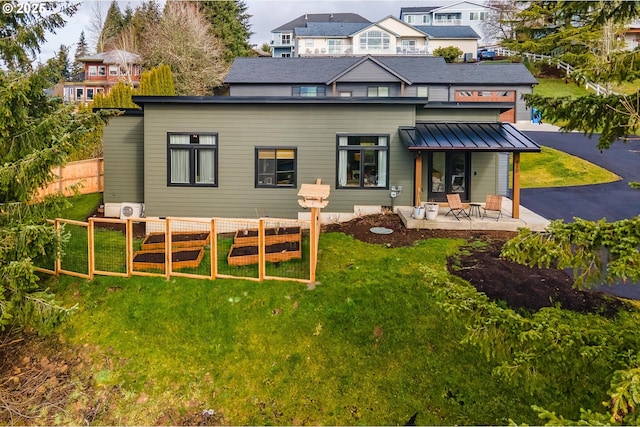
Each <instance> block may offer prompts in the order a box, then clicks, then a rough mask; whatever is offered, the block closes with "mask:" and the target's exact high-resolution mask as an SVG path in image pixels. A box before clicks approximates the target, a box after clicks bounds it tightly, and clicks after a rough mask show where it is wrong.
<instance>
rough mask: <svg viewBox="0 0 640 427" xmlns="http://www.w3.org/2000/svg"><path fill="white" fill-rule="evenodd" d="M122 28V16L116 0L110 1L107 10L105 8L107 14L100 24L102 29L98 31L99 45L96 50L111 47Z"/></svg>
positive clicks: (99, 50)
mask: <svg viewBox="0 0 640 427" xmlns="http://www.w3.org/2000/svg"><path fill="white" fill-rule="evenodd" d="M123 28H124V17H123V16H122V12H120V8H119V7H118V3H117V2H116V0H112V1H111V5H110V6H109V10H107V16H106V18H105V20H104V24H103V25H102V31H101V32H100V37H99V40H100V43H99V45H100V46H96V50H97V51H98V52H101V51H103V50H108V49H110V48H111V44H112V43H113V42H114V40H115V38H116V37H117V36H118V34H119V33H120V31H122V29H123Z"/></svg>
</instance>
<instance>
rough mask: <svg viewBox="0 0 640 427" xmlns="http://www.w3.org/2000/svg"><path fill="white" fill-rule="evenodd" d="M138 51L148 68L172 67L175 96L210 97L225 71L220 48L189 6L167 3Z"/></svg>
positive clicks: (205, 23) (173, 2) (194, 8)
mask: <svg viewBox="0 0 640 427" xmlns="http://www.w3.org/2000/svg"><path fill="white" fill-rule="evenodd" d="M140 52H141V54H142V57H143V60H144V64H145V66H146V67H147V68H152V67H155V66H159V65H161V64H167V65H169V66H170V67H171V71H172V72H173V75H174V77H175V89H176V93H177V94H178V95H211V94H212V93H213V89H214V88H216V87H218V86H220V85H221V84H222V82H223V80H224V77H225V75H226V73H227V71H228V66H227V65H226V64H225V61H224V59H223V54H224V51H223V46H222V45H221V43H220V41H219V40H218V39H216V37H215V36H214V35H212V34H211V31H210V25H209V23H208V22H207V20H206V19H205V17H204V16H203V14H202V12H200V11H199V9H198V8H197V6H196V5H194V4H191V3H186V2H179V1H168V2H167V3H166V6H165V9H164V14H163V16H162V18H161V19H160V20H159V21H158V22H157V24H156V25H155V27H154V28H151V29H150V30H149V31H147V32H146V34H145V35H144V39H143V43H142V46H141V49H140Z"/></svg>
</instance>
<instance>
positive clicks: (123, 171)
mask: <svg viewBox="0 0 640 427" xmlns="http://www.w3.org/2000/svg"><path fill="white" fill-rule="evenodd" d="M415 59H416V58H384V59H379V58H371V57H368V58H335V59H322V60H318V59H310V58H291V59H285V60H279V61H287V62H288V63H289V65H290V64H292V63H295V64H298V61H301V62H300V63H306V64H307V67H306V68H305V70H306V72H305V71H304V70H303V68H302V67H298V66H295V67H293V68H290V67H289V66H287V69H292V70H294V73H293V74H291V73H278V72H277V66H276V65H275V64H274V62H273V61H278V59H274V58H262V59H255V60H254V59H251V58H238V59H237V60H236V63H234V66H233V67H232V70H231V73H230V74H229V77H228V78H227V83H229V85H230V89H231V96H228V97H134V102H135V103H136V104H138V105H140V106H141V107H142V110H141V111H140V110H136V111H128V112H127V113H126V114H124V115H123V116H120V117H116V118H114V119H112V120H111V122H110V124H109V126H107V128H106V130H105V134H104V158H105V191H104V201H105V205H106V206H105V207H106V211H107V213H109V212H111V213H113V212H115V213H116V215H117V213H118V212H119V210H118V209H119V208H120V207H121V206H122V204H123V203H127V202H130V203H144V205H145V210H146V215H147V216H150V217H162V216H186V217H212V216H224V217H255V216H256V213H259V214H260V215H265V214H267V215H269V216H271V217H287V218H291V217H296V216H298V215H299V214H300V213H301V211H303V209H301V208H300V206H299V205H298V202H297V200H298V197H297V191H298V188H299V187H300V185H301V184H303V183H313V182H315V181H316V179H318V178H320V179H322V182H323V183H328V184H330V185H331V197H330V205H329V207H328V208H327V209H326V210H325V211H326V214H332V213H333V214H343V213H344V214H353V213H358V212H363V213H364V212H371V211H375V210H379V209H380V208H381V207H383V206H390V207H394V206H401V205H403V206H411V205H414V204H418V203H420V202H423V201H426V200H445V198H446V194H447V193H452V192H455V193H459V194H460V196H461V198H462V199H463V200H467V201H484V199H485V197H486V195H487V194H506V192H507V184H508V183H507V179H508V178H507V177H508V169H509V159H510V154H512V155H513V156H512V158H513V161H514V164H515V167H516V169H517V162H518V159H519V153H520V152H532V151H533V152H535V151H539V150H540V149H539V147H538V146H537V145H536V144H535V143H534V142H533V141H532V140H530V139H529V138H528V137H526V136H525V135H523V134H521V133H520V132H519V131H518V130H516V129H515V128H514V127H513V126H512V125H510V124H509V123H504V122H502V121H501V120H500V116H501V114H504V113H505V112H507V111H510V110H514V111H515V115H516V116H518V114H519V111H518V110H519V109H520V108H522V109H524V107H519V101H516V100H515V96H514V97H513V98H511V100H509V101H507V100H501V99H493V100H490V101H485V102H480V101H478V100H474V99H470V98H471V97H470V96H464V97H462V98H461V99H458V98H457V92H458V91H460V90H465V91H469V92H473V91H482V92H492V93H493V92H496V91H499V90H500V91H512V92H514V93H516V92H520V91H524V90H525V88H527V87H528V89H529V90H530V89H531V86H532V85H533V84H534V83H535V80H534V79H533V77H532V76H531V74H529V72H528V71H527V70H526V68H524V67H522V66H520V65H513V66H512V65H507V66H492V67H489V66H475V65H471V66H463V67H461V68H460V69H456V68H455V66H452V65H449V64H445V63H444V61H441V60H439V59H438V58H421V60H422V61H423V62H420V63H416V62H413V61H415ZM307 61H313V62H307ZM408 64H409V65H412V66H413V67H415V68H412V67H409V66H408ZM470 67H474V68H470ZM474 69H475V70H477V73H472V72H471V71H472V70H474ZM489 69H491V70H492V72H488V70H489ZM484 70H487V71H484ZM281 71H282V70H281ZM425 74H426V75H428V76H429V77H424V75H425ZM489 75H491V76H493V78H490V76H489ZM455 77H458V78H460V79H461V80H462V81H461V82H456V81H455V79H454V78H455ZM494 81H496V83H493V82H494ZM294 82H297V84H294ZM497 82H499V83H497ZM420 88H422V89H420ZM498 88H499V89H498ZM344 91H349V92H350V93H349V96H345V95H344V94H343V93H342V92H344ZM485 98H490V97H489V96H485ZM494 98H495V96H494ZM498 98H499V97H498ZM523 116H524V115H523ZM527 117H528V115H527ZM518 188H519V187H518V182H515V183H514V193H515V192H517V191H519V190H518ZM394 196H395V197H394Z"/></svg>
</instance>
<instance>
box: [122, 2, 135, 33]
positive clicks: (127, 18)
mask: <svg viewBox="0 0 640 427" xmlns="http://www.w3.org/2000/svg"><path fill="white" fill-rule="evenodd" d="M132 19H133V9H131V5H129V4H127V7H126V8H125V9H124V15H122V26H123V27H126V26H128V25H129V24H130V23H131V20H132Z"/></svg>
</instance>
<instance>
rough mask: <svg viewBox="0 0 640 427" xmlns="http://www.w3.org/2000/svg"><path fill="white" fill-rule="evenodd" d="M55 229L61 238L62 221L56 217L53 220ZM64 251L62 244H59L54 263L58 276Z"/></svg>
mask: <svg viewBox="0 0 640 427" xmlns="http://www.w3.org/2000/svg"><path fill="white" fill-rule="evenodd" d="M53 229H54V230H55V231H56V234H57V236H58V238H60V221H59V220H58V219H57V218H56V220H55V221H54V222H53ZM61 258H62V251H61V248H60V246H58V252H57V253H56V262H55V265H54V270H55V272H56V276H59V275H60V268H61V267H62V260H61Z"/></svg>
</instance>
